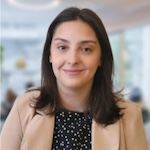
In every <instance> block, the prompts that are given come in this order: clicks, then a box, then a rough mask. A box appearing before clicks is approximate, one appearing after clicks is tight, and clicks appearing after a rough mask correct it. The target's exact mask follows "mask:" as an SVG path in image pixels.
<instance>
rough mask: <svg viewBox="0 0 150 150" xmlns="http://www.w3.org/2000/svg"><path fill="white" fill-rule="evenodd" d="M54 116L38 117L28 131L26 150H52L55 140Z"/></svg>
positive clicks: (31, 123)
mask: <svg viewBox="0 0 150 150" xmlns="http://www.w3.org/2000/svg"><path fill="white" fill-rule="evenodd" d="M54 119H55V117H54V116H49V115H36V116H35V117H34V118H33V120H32V121H31V122H30V124H29V125H28V127H27V129H26V134H25V136H26V137H25V139H26V144H25V145H26V150H42V149H44V150H50V149H51V146H52V140H53V131H54Z"/></svg>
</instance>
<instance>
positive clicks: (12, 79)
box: [0, 0, 150, 143]
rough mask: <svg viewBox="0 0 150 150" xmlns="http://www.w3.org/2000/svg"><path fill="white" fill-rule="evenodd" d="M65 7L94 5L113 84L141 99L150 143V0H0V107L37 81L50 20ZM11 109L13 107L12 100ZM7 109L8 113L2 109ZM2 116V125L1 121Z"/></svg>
mask: <svg viewBox="0 0 150 150" xmlns="http://www.w3.org/2000/svg"><path fill="white" fill-rule="evenodd" d="M68 6H77V7H80V8H83V7H88V8H91V9H93V10H94V11H95V12H97V14H98V15H99V16H100V18H101V19H102V21H103V23H104V25H105V27H106V30H107V32H108V35H109V39H110V43H111V46H112V50H113V55H114V60H115V73H114V77H115V81H114V89H115V90H119V89H121V88H123V94H125V98H126V99H127V100H132V101H135V102H137V103H140V104H141V105H142V107H143V121H144V125H145V129H146V133H147V139H148V141H149V143H150V133H148V132H150V120H149V118H150V117H149V111H150V42H149V40H150V1H149V0H144V1H143V0H131V1H129V0H127V1H125V0H124V1H119V0H112V1H108V0H82V1H80V0H2V1H1V44H0V55H1V62H0V67H1V80H0V85H1V99H0V101H1V111H5V110H3V109H4V108H3V105H4V104H3V102H4V101H7V99H10V101H11V102H12V103H13V101H14V99H15V97H17V96H18V95H20V94H22V93H24V92H25V90H26V89H27V88H29V87H31V86H39V85H40V77H41V74H40V69H41V68H40V67H41V55H42V49H43V45H44V40H45V37H46V32H47V28H48V26H49V24H50V23H51V21H52V20H53V19H54V17H55V16H56V15H57V14H58V13H59V12H60V11H61V10H63V9H64V8H66V7H68ZM8 105H9V109H10V108H11V106H12V105H11V104H8ZM5 113H8V112H5ZM5 118H6V117H4V118H2V120H1V124H2V123H3V122H4V121H5Z"/></svg>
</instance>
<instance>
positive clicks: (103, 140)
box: [25, 114, 120, 150]
mask: <svg viewBox="0 0 150 150" xmlns="http://www.w3.org/2000/svg"><path fill="white" fill-rule="evenodd" d="M54 120H55V116H49V115H41V114H38V115H36V116H35V117H34V118H33V120H32V121H31V122H30V124H29V125H28V126H27V129H26V133H25V141H26V144H25V145H26V149H27V150H33V149H36V150H41V149H44V150H50V149H51V146H52V141H53V131H54V124H55V123H54ZM119 124H120V123H119V121H118V122H116V123H115V124H112V125H109V126H107V127H104V126H102V125H99V124H97V123H96V122H95V121H94V120H93V121H92V150H110V149H111V150H119V139H120V125H119Z"/></svg>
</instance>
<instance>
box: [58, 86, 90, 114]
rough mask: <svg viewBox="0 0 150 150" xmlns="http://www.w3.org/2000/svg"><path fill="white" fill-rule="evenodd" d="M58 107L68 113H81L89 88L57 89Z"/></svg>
mask: <svg viewBox="0 0 150 150" xmlns="http://www.w3.org/2000/svg"><path fill="white" fill-rule="evenodd" d="M58 91H59V96H60V107H61V108H64V109H66V110H70V111H77V112H83V111H84V110H85V108H86V105H87V101H88V98H89V95H90V91H91V87H86V88H82V89H64V88H63V89H61V88H58Z"/></svg>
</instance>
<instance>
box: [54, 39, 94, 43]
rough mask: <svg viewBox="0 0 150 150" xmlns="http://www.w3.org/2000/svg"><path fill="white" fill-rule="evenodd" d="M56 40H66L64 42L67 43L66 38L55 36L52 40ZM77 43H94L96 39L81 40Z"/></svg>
mask: <svg viewBox="0 0 150 150" xmlns="http://www.w3.org/2000/svg"><path fill="white" fill-rule="evenodd" d="M57 40H60V41H62V42H66V43H69V41H68V40H66V39H63V38H55V39H54V41H57ZM79 43H81V44H82V43H83V44H84V43H94V44H96V43H97V42H96V41H94V40H83V41H81V42H79Z"/></svg>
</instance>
